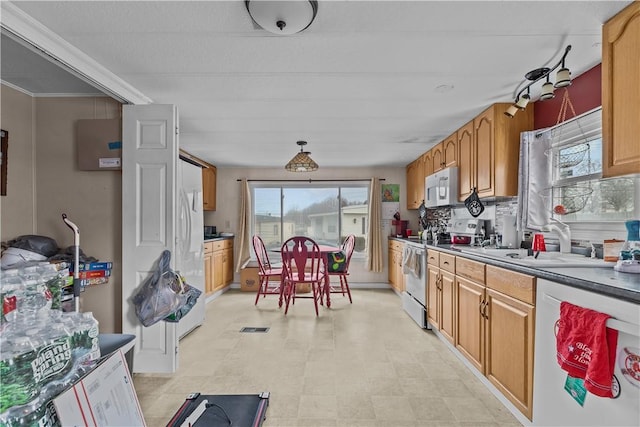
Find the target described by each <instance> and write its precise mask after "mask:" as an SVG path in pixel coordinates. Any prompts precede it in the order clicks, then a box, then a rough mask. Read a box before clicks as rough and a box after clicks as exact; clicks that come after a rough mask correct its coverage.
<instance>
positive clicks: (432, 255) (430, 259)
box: [427, 249, 440, 267]
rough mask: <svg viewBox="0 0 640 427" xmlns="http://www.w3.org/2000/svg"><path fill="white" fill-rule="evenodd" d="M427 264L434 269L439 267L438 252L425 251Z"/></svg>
mask: <svg viewBox="0 0 640 427" xmlns="http://www.w3.org/2000/svg"><path fill="white" fill-rule="evenodd" d="M427 263H429V264H430V265H433V266H434V267H439V266H440V252H438V251H434V250H433V249H427Z"/></svg>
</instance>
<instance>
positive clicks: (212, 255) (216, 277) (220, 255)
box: [204, 239, 233, 294]
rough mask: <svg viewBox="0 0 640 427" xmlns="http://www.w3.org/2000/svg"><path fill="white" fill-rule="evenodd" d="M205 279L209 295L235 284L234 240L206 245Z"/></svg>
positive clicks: (216, 241) (223, 240)
mask: <svg viewBox="0 0 640 427" xmlns="http://www.w3.org/2000/svg"><path fill="white" fill-rule="evenodd" d="M204 277H205V291H206V293H208V294H210V293H213V292H216V291H218V290H220V289H222V288H223V287H225V286H227V285H228V284H230V283H231V282H233V239H222V240H214V241H211V242H206V243H205V244H204Z"/></svg>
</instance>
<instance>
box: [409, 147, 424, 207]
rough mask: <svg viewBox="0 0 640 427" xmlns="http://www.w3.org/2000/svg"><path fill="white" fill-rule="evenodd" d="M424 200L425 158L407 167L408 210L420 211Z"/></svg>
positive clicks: (419, 158) (418, 159)
mask: <svg viewBox="0 0 640 427" xmlns="http://www.w3.org/2000/svg"><path fill="white" fill-rule="evenodd" d="M423 200H424V167H423V157H418V158H417V159H416V160H414V161H413V162H411V163H409V164H408V165H407V209H418V208H419V207H420V205H421V204H422V201H423Z"/></svg>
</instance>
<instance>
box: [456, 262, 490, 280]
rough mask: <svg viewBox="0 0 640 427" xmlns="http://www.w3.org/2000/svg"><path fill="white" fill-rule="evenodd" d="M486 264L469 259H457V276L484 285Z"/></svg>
mask: <svg viewBox="0 0 640 427" xmlns="http://www.w3.org/2000/svg"><path fill="white" fill-rule="evenodd" d="M484 266H485V265H484V264H483V263H481V262H478V261H472V260H470V259H467V258H462V257H456V274H457V275H458V276H463V277H466V278H467V279H471V280H473V281H474V282H476V283H482V284H484Z"/></svg>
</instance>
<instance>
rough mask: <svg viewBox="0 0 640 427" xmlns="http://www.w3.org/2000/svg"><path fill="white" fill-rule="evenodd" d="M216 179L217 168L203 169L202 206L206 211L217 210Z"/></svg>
mask: <svg viewBox="0 0 640 427" xmlns="http://www.w3.org/2000/svg"><path fill="white" fill-rule="evenodd" d="M216 179H217V170H216V168H215V166H210V167H206V168H202V206H203V209H204V210H205V211H215V210H216Z"/></svg>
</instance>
